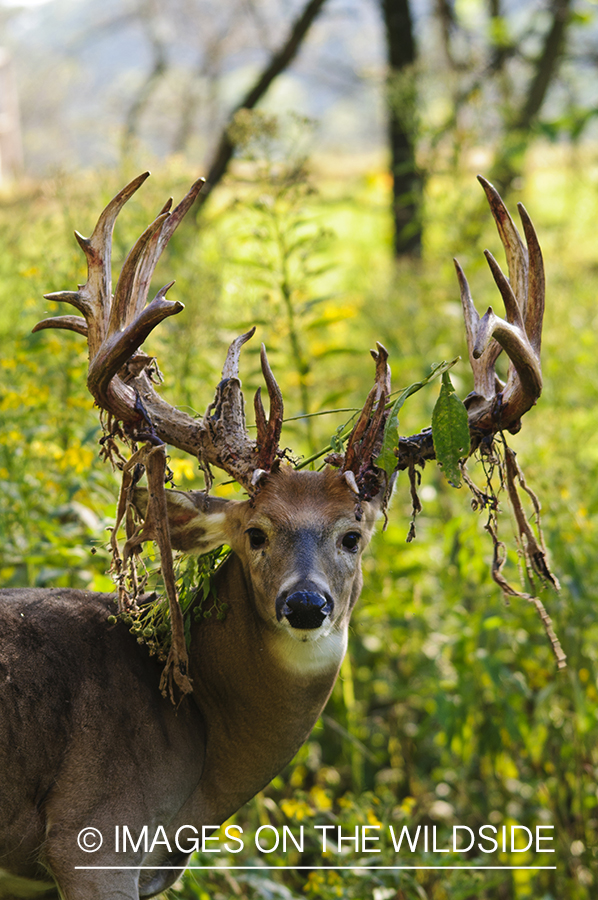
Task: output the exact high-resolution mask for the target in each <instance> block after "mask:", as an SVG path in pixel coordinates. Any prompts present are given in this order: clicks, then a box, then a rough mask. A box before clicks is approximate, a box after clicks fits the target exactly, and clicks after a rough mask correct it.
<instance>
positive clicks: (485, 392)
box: [453, 259, 504, 403]
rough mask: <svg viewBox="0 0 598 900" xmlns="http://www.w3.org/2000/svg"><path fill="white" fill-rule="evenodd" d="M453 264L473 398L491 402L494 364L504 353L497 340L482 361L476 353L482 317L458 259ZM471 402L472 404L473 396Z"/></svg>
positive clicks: (491, 343) (500, 386) (494, 387)
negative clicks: (459, 295) (463, 323)
mask: <svg viewBox="0 0 598 900" xmlns="http://www.w3.org/2000/svg"><path fill="white" fill-rule="evenodd" d="M453 262H454V264H455V269H456V272H457V278H458V280H459V288H460V291H461V305H462V307H463V318H464V320H465V332H466V336H467V349H468V351H469V363H470V365H471V369H472V372H473V397H478V398H479V397H481V398H483V399H484V400H490V399H492V398H493V397H494V396H495V394H496V388H497V376H496V374H495V372H494V364H495V362H496V360H497V358H498V356H499V354H500V353H501V352H502V347H501V346H500V344H498V343H497V342H496V341H495V340H492V341H491V342H490V345H488V346H487V347H486V351H485V354H484V358H483V359H480V357H479V355H476V354H475V353H474V350H475V349H476V338H477V334H478V328H479V323H480V317H479V315H478V311H477V309H476V308H475V306H474V305H473V300H472V297H471V291H470V289H469V284H468V281H467V278H466V277H465V273H464V271H463V269H462V268H461V266H460V265H459V263H458V261H457V260H456V259H454V260H453ZM502 387H504V385H503V384H502V382H501V383H500V385H499V390H500V389H502ZM469 402H470V403H471V402H472V396H471V395H470V399H469Z"/></svg>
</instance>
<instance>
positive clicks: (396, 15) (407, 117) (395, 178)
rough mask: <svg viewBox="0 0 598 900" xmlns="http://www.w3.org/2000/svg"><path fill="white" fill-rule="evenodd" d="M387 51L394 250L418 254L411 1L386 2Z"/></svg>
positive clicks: (419, 225) (383, 2)
mask: <svg viewBox="0 0 598 900" xmlns="http://www.w3.org/2000/svg"><path fill="white" fill-rule="evenodd" d="M381 11H382V17H383V20H384V27H385V33H386V50H387V66H388V71H387V77H386V92H387V107H388V125H387V128H388V141H389V150H390V170H391V173H392V212H393V224H394V252H395V255H396V256H402V255H403V254H415V255H419V254H420V252H421V238H422V219H421V205H422V188H423V185H422V173H421V171H420V170H419V169H418V166H417V162H416V156H415V151H416V144H417V133H418V128H417V75H416V72H417V69H416V44H415V35H414V32H413V18H412V15H411V9H410V7H409V0H381Z"/></svg>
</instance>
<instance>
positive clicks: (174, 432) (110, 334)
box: [33, 172, 283, 493]
mask: <svg viewBox="0 0 598 900" xmlns="http://www.w3.org/2000/svg"><path fill="white" fill-rule="evenodd" d="M148 175H149V173H148V172H146V173H144V174H143V175H140V176H139V177H138V178H136V179H135V180H134V181H132V182H131V183H130V184H129V185H127V186H126V187H125V188H123V190H122V191H120V193H119V194H117V195H116V197H115V198H114V199H113V200H112V201H111V202H110V203H109V204H108V206H107V207H106V209H105V210H104V211H103V212H102V214H101V215H100V218H99V219H98V223H97V225H96V227H95V229H94V231H93V234H92V236H91V237H90V238H84V237H82V236H81V235H79V234H77V233H76V232H75V235H76V238H77V241H78V242H79V244H80V246H81V248H82V249H83V252H84V253H85V256H86V259H87V270H88V275H87V281H86V283H85V284H84V285H80V286H79V288H78V290H77V291H60V292H58V293H54V294H46V298H47V299H48V300H57V301H64V302H66V303H70V304H71V305H73V306H74V307H75V308H76V309H77V310H78V311H79V312H80V313H81V315H80V316H57V317H55V318H49V319H44V320H43V321H42V322H40V323H39V324H38V325H36V326H35V328H34V329H33V330H34V331H40V330H41V329H45V328H65V329H68V330H70V331H76V332H77V333H79V334H82V335H85V336H86V337H87V341H88V344H89V359H90V363H89V371H88V378H87V384H88V387H89V390H90V392H91V394H92V395H93V397H94V399H95V401H96V403H97V405H98V406H99V407H100V408H101V409H104V410H106V411H107V412H108V413H109V415H110V416H111V417H112V419H113V420H114V421H115V422H122V424H123V428H124V431H125V433H126V434H127V435H128V436H129V437H130V438H131V439H132V440H148V439H149V440H150V441H151V442H153V443H160V442H167V443H169V444H172V445H173V446H175V447H178V448H179V449H180V450H183V451H184V452H186V453H190V454H192V455H193V456H196V457H197V458H198V460H199V462H200V464H201V466H202V468H203V470H204V472H205V473H206V477H207V481H208V485H209V483H210V481H211V476H210V470H209V467H210V465H214V466H216V467H218V468H221V469H224V471H226V472H227V473H228V474H229V475H231V476H232V477H233V478H235V479H236V480H237V481H238V482H239V483H240V484H241V485H242V486H243V487H245V488H246V489H247V490H248V491H249V492H250V493H255V492H256V490H257V489H258V488H257V483H258V481H259V475H260V474H262V473H263V472H269V471H270V470H271V469H272V467H273V466H274V464H275V462H276V459H277V455H278V440H279V437H280V429H281V427H282V417H283V404H282V396H281V393H280V389H279V387H278V385H277V384H276V380H275V379H274V376H273V374H272V372H271V370H270V367H269V365H268V360H267V358H266V353H265V350H264V349H263V348H262V371H263V373H264V379H265V381H266V385H267V388H268V394H269V396H270V418H269V421H268V422H266V417H265V413H264V410H263V407H262V404H261V400H260V398H259V392H258V396H257V397H256V414H257V420H258V439H257V442H256V441H252V440H250V438H249V436H248V434H247V430H246V427H245V412H244V401H243V394H242V392H241V382H240V379H239V353H240V350H241V347H242V346H243V344H244V343H245V342H246V341H247V340H249V338H251V337H252V335H253V334H254V331H255V329H252V330H251V331H249V332H247V334H244V335H241V337H238V338H237V339H236V340H234V341H233V343H232V344H231V346H230V348H229V351H228V354H227V357H226V361H225V364H224V369H223V372H222V380H221V381H220V384H219V385H218V387H217V389H216V396H215V398H214V401H213V403H212V404H211V405H210V406H209V407H208V409H207V411H206V414H205V416H204V418H203V419H202V420H198V419H193V418H192V417H191V416H189V415H187V414H186V413H184V412H182V411H181V410H179V409H176V408H175V407H173V406H171V405H170V404H169V403H167V402H166V401H165V400H163V399H162V397H161V396H160V395H159V394H158V393H157V391H156V390H155V388H154V385H153V383H152V369H151V364H152V362H153V360H152V359H151V358H150V357H148V356H146V354H145V353H143V351H141V350H140V349H139V348H140V347H141V345H142V344H143V342H144V341H145V339H146V338H147V337H148V335H149V334H150V333H151V331H153V329H154V328H155V327H156V326H157V325H158V324H159V323H160V322H161V321H162V320H163V319H165V318H167V317H168V316H172V315H176V314H177V313H179V312H181V310H183V309H184V306H183V304H182V303H179V302H178V301H171V300H167V299H166V292H167V291H168V290H169V289H170V288H171V287H172V285H173V284H174V282H171V283H170V284H167V285H166V286H165V287H163V288H161V289H160V290H159V291H158V293H157V294H156V296H155V297H154V299H153V300H152V301H151V302H150V303H147V296H148V291H149V286H150V281H151V278H152V275H153V273H154V270H155V268H156V265H157V262H158V260H159V258H160V256H161V254H162V251H163V250H164V248H165V247H166V245H167V243H168V241H169V240H170V238H171V237H172V235H173V233H174V231H175V229H176V228H177V226H178V225H179V223H180V222H181V220H182V219H183V217H184V215H185V213H187V212H188V210H189V209H190V208H191V206H192V204H193V201H194V200H195V198H196V197H197V195H198V194H199V192H200V190H201V188H202V186H203V184H204V180H203V179H199V180H198V181H196V182H195V184H194V185H193V186H192V188H191V190H190V191H189V192H188V193H187V194H186V196H185V197H184V198H183V200H182V201H181V203H179V205H178V206H177V207H176V208H175V209H174V210H172V211H171V207H172V200H169V201H168V202H167V203H166V204H165V206H164V207H163V209H162V210H161V211H160V213H159V215H158V216H157V217H156V219H154V221H153V222H152V223H151V225H150V226H149V227H148V228H147V229H146V230H145V231H144V233H143V234H142V235H141V237H140V238H139V239H138V241H137V242H136V244H135V245H134V247H133V248H132V250H131V251H130V253H129V255H128V257H127V259H126V261H125V263H124V266H123V268H122V271H121V274H120V277H119V279H118V282H117V285H116V289H115V291H114V296H113V295H112V288H111V255H112V252H111V251H112V231H113V228H114V223H115V221H116V218H117V216H118V214H119V213H120V211H121V210H122V208H123V206H124V205H125V203H126V202H127V201H128V200H129V199H130V198H131V197H132V196H133V194H134V193H135V192H136V191H137V190H138V189H139V188H140V187H141V185H142V184H143V183H144V181H145V180H146V179H147V177H148ZM256 472H257V473H258V475H257V477H256V474H255V473H256Z"/></svg>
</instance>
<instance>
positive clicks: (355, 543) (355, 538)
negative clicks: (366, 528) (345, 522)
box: [341, 531, 361, 553]
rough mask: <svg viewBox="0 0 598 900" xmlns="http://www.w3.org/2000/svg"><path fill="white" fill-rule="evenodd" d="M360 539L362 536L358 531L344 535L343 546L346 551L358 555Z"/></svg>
mask: <svg viewBox="0 0 598 900" xmlns="http://www.w3.org/2000/svg"><path fill="white" fill-rule="evenodd" d="M360 539H361V535H360V534H359V532H358V531H348V532H347V534H345V535H344V537H343V539H342V541H341V544H342V545H343V547H344V548H345V550H348V551H349V553H357V549H358V547H359V541H360Z"/></svg>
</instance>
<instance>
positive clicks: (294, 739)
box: [190, 555, 346, 824]
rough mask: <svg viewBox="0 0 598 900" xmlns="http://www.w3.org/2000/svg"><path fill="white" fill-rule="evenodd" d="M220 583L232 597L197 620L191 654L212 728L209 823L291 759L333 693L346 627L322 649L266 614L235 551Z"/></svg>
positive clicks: (205, 788)
mask: <svg viewBox="0 0 598 900" xmlns="http://www.w3.org/2000/svg"><path fill="white" fill-rule="evenodd" d="M216 588H217V592H218V597H219V599H220V600H221V601H224V600H226V602H228V603H229V610H228V613H227V616H226V619H225V620H224V621H217V620H216V621H215V620H214V618H211V619H209V620H205V619H204V620H202V621H201V622H200V623H199V624H194V627H193V628H192V639H191V654H190V674H191V678H192V681H193V696H194V700H195V702H196V703H197V705H198V706H199V708H200V710H201V712H202V715H203V717H204V719H205V721H206V735H207V737H206V757H205V765H204V770H203V773H202V777H201V782H200V786H199V790H198V792H197V793H198V797H199V796H201V805H202V806H203V807H204V808H203V810H202V815H203V816H204V817H205V816H208V818H209V817H215V818H214V819H213V820H212V821H210V822H209V824H218V823H219V822H221V821H223V820H224V819H225V818H227V816H228V815H230V814H232V812H234V811H235V810H236V809H237V808H238V807H239V806H240V805H241V804H243V803H244V802H246V801H247V800H248V799H250V798H251V797H253V796H254V795H255V794H256V793H257V792H258V791H259V790H261V789H262V788H263V787H264V786H265V785H266V784H268V783H269V781H271V779H272V778H273V777H274V776H275V775H276V774H277V773H278V772H279V771H280V770H281V769H282V768H283V767H284V766H285V765H286V764H287V763H288V762H289V761H290V760H291V759H292V757H293V756H294V754H295V753H296V752H297V750H298V749H299V748H300V746H301V745H302V744H303V743H304V741H305V740H306V739H307V737H308V736H309V734H310V732H311V730H312V728H313V726H314V724H315V722H316V721H317V719H318V716H319V715H320V713H321V711H322V709H323V707H324V705H325V704H326V701H327V699H328V697H329V696H330V692H331V690H332V688H333V685H334V682H335V680H336V677H337V675H338V670H339V667H340V664H341V661H342V658H343V656H344V652H345V648H346V628H343V629H342V631H339V633H338V634H336V635H331V636H329V639H327V640H328V644H327V646H326V648H325V649H323V650H320V652H318V650H317V648H316V649H314V647H313V646H310V644H301V642H299V641H295V640H294V639H293V638H292V637H288V636H286V635H285V634H281V633H280V632H278V631H277V630H276V629H275V628H273V627H271V626H270V625H268V624H267V623H265V622H262V621H261V620H260V619H259V617H258V616H257V614H256V612H255V607H254V604H253V603H252V598H251V590H250V586H249V585H248V584H247V582H246V580H245V578H244V575H243V569H242V566H241V564H240V562H239V560H238V558H237V557H235V556H234V555H233V556H231V557H230V558H229V560H228V561H227V563H226V564H225V566H224V567H223V568H222V569H221V570H220V573H219V577H218V578H217V584H216ZM293 645H295V646H293ZM204 821H205V818H204Z"/></svg>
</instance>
